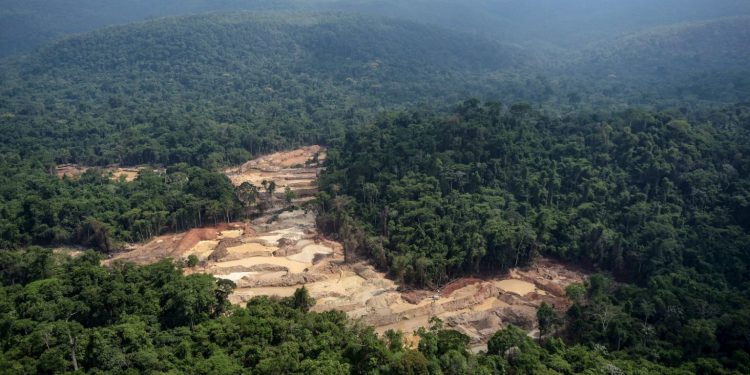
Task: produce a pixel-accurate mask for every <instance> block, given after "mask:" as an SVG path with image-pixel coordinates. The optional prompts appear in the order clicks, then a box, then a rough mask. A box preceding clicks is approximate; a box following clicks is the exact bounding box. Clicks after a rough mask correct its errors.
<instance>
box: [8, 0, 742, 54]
mask: <svg viewBox="0 0 750 375" xmlns="http://www.w3.org/2000/svg"><path fill="white" fill-rule="evenodd" d="M0 4H2V6H0V57H4V56H10V55H13V54H17V53H24V52H29V51H33V50H34V49H35V48H37V47H39V46H41V45H43V44H45V43H47V42H49V41H50V40H55V39H58V38H60V37H63V36H65V35H68V34H71V33H81V32H87V31H92V30H96V29H99V28H102V27H106V26H112V25H121V24H126V23H129V22H136V21H143V20H147V19H153V18H158V17H167V16H182V15H191V14H199V13H206V12H230V11H268V10H272V11H278V10H284V11H306V12H321V11H333V12H346V13H351V14H361V15H369V16H387V17H393V18H398V19H403V20H408V21H416V22H422V23H427V24H432V25H438V26H441V27H445V28H450V29H454V30H459V31H463V32H471V33H476V34H479V35H485V36H488V37H490V38H493V39H495V40H499V41H503V42H512V43H521V44H523V45H526V46H536V47H540V48H544V49H548V48H549V49H551V50H555V49H575V50H578V49H581V48H583V47H585V46H587V45H588V44H590V43H594V42H601V41H605V40H609V39H611V38H614V37H616V36H619V35H622V34H623V33H629V32H635V31H636V30H639V29H643V28H650V27H658V26H664V25H669V24H673V23H678V22H694V21H701V20H709V19H712V18H718V17H727V16H735V15H742V14H750V4H748V3H747V2H746V1H743V0H660V1H658V2H655V1H651V0H630V1H621V0H599V1H590V0H566V1H553V0H491V1H489V0H400V1H397V0H129V1H127V2H122V1H119V0H2V1H0ZM551 15H554V17H551Z"/></svg>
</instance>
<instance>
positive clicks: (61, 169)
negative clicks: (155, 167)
mask: <svg viewBox="0 0 750 375" xmlns="http://www.w3.org/2000/svg"><path fill="white" fill-rule="evenodd" d="M144 168H145V167H132V168H121V167H118V166H116V165H112V166H108V167H105V168H102V169H103V170H104V171H106V172H111V173H112V179H113V180H119V179H120V177H124V178H125V181H127V182H132V181H134V180H135V179H136V178H137V177H138V172H140V171H141V170H142V169H144ZM89 169H91V167H87V166H84V165H78V164H61V165H58V166H57V168H55V174H57V177H60V178H63V176H68V177H70V178H78V177H79V176H81V175H82V174H84V173H85V172H86V171H87V170H89Z"/></svg>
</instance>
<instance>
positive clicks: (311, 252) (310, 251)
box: [287, 244, 333, 264]
mask: <svg viewBox="0 0 750 375" xmlns="http://www.w3.org/2000/svg"><path fill="white" fill-rule="evenodd" d="M315 254H326V255H327V254H333V250H332V249H331V248H329V247H327V246H323V245H315V244H313V245H307V246H305V247H304V248H303V249H302V251H301V252H299V253H297V254H294V255H291V256H288V257H287V258H288V259H290V260H294V261H297V262H302V263H308V264H312V261H313V259H314V258H315Z"/></svg>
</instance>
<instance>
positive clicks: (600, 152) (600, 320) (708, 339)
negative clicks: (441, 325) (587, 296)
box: [320, 101, 750, 368]
mask: <svg viewBox="0 0 750 375" xmlns="http://www.w3.org/2000/svg"><path fill="white" fill-rule="evenodd" d="M748 144H750V108H748V107H747V106H746V105H744V106H742V105H738V106H733V107H729V108H727V109H725V110H721V111H715V112H707V113H706V114H704V115H703V116H701V117H696V118H694V119H691V120H690V121H688V120H687V119H686V118H684V117H683V115H681V114H679V113H675V112H661V113H649V112H643V111H639V110H629V111H626V112H623V113H619V114H613V115H611V116H609V117H606V118H605V117H598V116H591V117H588V116H570V117H561V118H554V117H549V116H546V115H544V114H541V113H538V112H536V111H534V110H533V109H532V108H531V107H529V106H527V105H512V106H510V107H504V106H502V105H501V104H497V103H486V104H481V103H480V102H478V101H468V102H465V103H464V104H463V105H461V106H459V107H458V108H456V110H455V112H454V113H453V115H450V116H434V115H431V114H429V113H423V112H419V111H416V112H405V113H392V114H388V115H384V116H383V117H382V118H381V119H380V120H379V121H376V122H375V123H373V124H371V125H368V126H363V127H359V128H357V129H354V130H352V131H350V132H349V133H348V134H347V136H346V138H345V141H344V142H343V143H341V144H339V145H336V146H334V147H332V148H331V149H330V150H329V153H328V157H329V159H328V160H329V166H328V169H327V170H326V174H325V175H324V176H323V177H322V178H321V181H322V183H323V187H324V188H325V189H326V192H325V193H323V195H322V196H321V199H322V201H323V206H322V215H321V217H320V225H321V227H323V228H325V229H327V230H329V231H330V232H333V233H335V234H336V235H337V236H338V238H339V239H340V241H341V242H342V243H344V244H345V246H348V247H349V250H350V251H351V252H359V253H361V254H366V255H367V256H368V257H369V258H370V259H373V261H374V262H375V263H376V264H378V265H380V266H381V267H382V268H383V269H385V270H387V271H388V272H390V274H391V275H392V276H393V277H395V278H396V279H398V280H403V281H405V282H407V283H410V284H417V285H427V286H436V285H440V284H443V283H445V282H447V281H449V280H452V279H454V278H456V277H459V276H462V275H476V274H482V273H490V274H495V273H497V272H502V271H503V270H507V269H509V268H511V267H517V266H525V265H529V264H531V262H532V260H533V259H534V258H535V257H537V256H538V255H544V256H551V257H554V258H557V259H562V260H568V261H571V262H575V263H577V264H588V265H591V266H592V267H594V268H595V269H598V270H601V271H606V272H609V273H610V274H612V275H614V276H615V277H616V279H617V280H618V281H619V282H624V283H625V284H621V285H620V284H612V283H610V281H608V280H607V279H605V278H596V279H592V280H591V282H592V285H594V284H596V285H598V286H595V287H594V288H598V290H599V292H592V293H599V294H598V297H597V298H595V299H593V300H592V301H590V303H588V304H586V305H580V306H578V305H576V306H574V308H573V309H571V311H570V312H569V314H570V325H569V326H568V331H567V333H568V335H570V337H571V338H574V340H575V341H576V342H581V341H583V342H590V343H600V344H603V345H606V346H607V347H608V348H612V349H613V350H618V351H619V350H622V351H624V352H629V353H631V354H635V355H636V356H638V357H645V358H650V359H652V360H656V361H663V362H665V363H667V364H671V365H677V364H680V363H682V362H683V361H692V360H695V359H696V358H703V357H705V358H706V360H720V361H722V363H723V364H724V365H726V366H727V367H729V368H737V366H747V364H748V362H747V359H748V357H746V356H745V355H744V354H742V353H747V352H748V349H750V347H748V344H747V342H746V341H745V342H744V343H743V340H742V339H741V337H745V336H746V335H748V334H749V333H750V331H748V329H747V327H749V326H748V322H750V321H749V320H748V318H749V317H750V316H748V315H747V311H748V307H749V306H750V299H748V297H749V296H748V294H747V288H746V286H747V285H748V282H750V279H748V277H749V276H750V274H748V272H747V270H748V267H749V266H750V257H749V255H748V243H750V221H748V219H749V217H748V215H747V213H748V212H750V207H749V206H748V202H750V189H748V187H749V186H750V180H748V176H750V169H748V168H749V167H750V160H749V159H748V155H750V149H748ZM594 280H596V281H594ZM644 329H647V330H648V333H645V332H644V331H643V330H644ZM743 358H744V359H743Z"/></svg>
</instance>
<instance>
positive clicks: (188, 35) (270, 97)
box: [0, 13, 534, 165]
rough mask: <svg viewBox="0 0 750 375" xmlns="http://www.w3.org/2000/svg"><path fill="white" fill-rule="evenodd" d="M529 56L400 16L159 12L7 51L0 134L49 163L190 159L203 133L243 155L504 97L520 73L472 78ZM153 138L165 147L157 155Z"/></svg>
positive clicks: (230, 155) (232, 156) (220, 154)
mask: <svg viewBox="0 0 750 375" xmlns="http://www.w3.org/2000/svg"><path fill="white" fill-rule="evenodd" d="M533 61H534V59H533V58H530V57H528V55H527V54H525V52H524V51H522V50H520V49H519V48H517V47H512V46H504V45H501V44H498V43H496V42H493V41H488V40H483V39H480V38H475V37H471V36H468V35H463V34H460V33H456V32H453V31H446V30H443V29H439V28H435V27H432V26H424V25H419V24H415V23H411V22H407V21H394V20H383V19H372V18H362V17H356V16H333V15H317V16H306V15H291V14H286V13H284V14H274V15H256V14H247V13H242V14H232V15H209V16H191V17H182V18H169V19H161V20H156V21H150V22H146V23H141V24H135V25H131V26H122V27H115V28H109V29H105V30H102V31H97V32H93V33H91V34H86V35H82V36H75V37H70V38H67V39H64V40H62V41H60V42H57V43H53V44H51V45H49V46H47V47H44V48H42V49H40V50H39V51H38V52H37V53H35V54H33V55H30V56H29V57H25V58H22V59H20V60H17V61H13V62H11V63H9V65H8V66H9V68H8V69H4V73H5V75H4V78H3V85H2V86H3V88H2V90H1V91H0V97H2V102H1V103H0V107H1V108H2V111H3V112H4V113H8V114H12V119H11V120H10V121H5V122H4V123H3V127H4V131H3V135H2V137H3V146H6V147H10V145H11V144H19V143H21V144H25V146H24V147H21V149H25V150H28V152H33V151H32V150H35V149H37V148H39V147H42V148H44V149H45V150H47V151H49V152H52V154H53V155H55V158H56V159H57V160H58V161H74V162H86V163H89V164H92V163H93V164H102V163H104V164H106V163H112V162H120V163H126V164H138V163H161V164H171V163H174V162H178V161H185V162H189V163H192V164H199V165H200V164H203V163H213V162H209V161H206V160H202V161H201V160H197V159H195V157H194V156H192V155H193V153H194V151H196V150H197V149H198V148H200V147H201V144H207V145H206V146H203V147H209V148H211V149H214V150H215V151H216V154H215V155H214V158H218V160H214V162H217V161H222V160H223V161H228V160H232V161H234V162H237V161H241V160H243V159H246V157H247V154H246V153H243V152H240V151H239V150H242V149H246V150H249V151H250V152H253V153H255V152H263V151H268V150H272V149H276V148H278V147H282V146H289V145H295V144H300V143H307V142H309V143H315V142H319V141H320V139H321V137H323V135H326V137H327V138H331V137H333V138H335V136H334V135H333V134H334V133H336V132H340V131H342V129H343V127H342V125H343V124H345V123H347V122H351V121H354V119H355V118H358V117H361V116H366V115H367V114H368V113H372V111H373V110H376V109H379V108H382V107H384V106H395V105H404V104H407V103H419V102H424V101H431V102H432V105H439V104H440V103H451V102H453V101H457V100H460V98H462V97H464V96H466V95H480V96H481V95H482V94H483V93H489V92H492V93H493V95H497V96H500V97H503V96H507V95H504V94H503V91H510V90H515V89H516V88H515V86H519V85H521V86H525V85H526V83H522V84H519V85H515V86H514V85H508V86H505V87H503V86H499V85H497V84H493V83H492V82H488V80H486V79H485V78H487V77H488V75H490V74H493V75H494V74H500V75H502V74H505V73H506V72H511V71H515V70H519V69H520V68H522V67H524V66H527V65H529V64H530V63H532V62H533ZM469 93H471V94H469ZM31 124H35V125H33V126H32V125H31ZM196 124H205V125H204V126H195V125H196ZM165 128H169V129H170V130H171V131H169V132H166V131H165ZM225 128H228V129H230V130H229V133H227V130H221V131H219V130H220V129H225ZM40 129H46V130H45V132H43V134H45V135H44V136H43V137H42V138H44V139H40V138H39V131H40ZM135 129H140V130H139V131H135ZM178 129H179V131H175V130H178ZM215 132H219V133H220V134H217V133H215ZM233 132H236V133H238V135H239V137H235V136H232V135H231V133H233ZM75 134H80V136H74V135H75ZM222 134H223V135H222ZM143 137H146V139H143ZM90 142H94V143H97V144H101V145H106V146H104V147H102V148H101V150H100V151H98V152H97V153H96V154H95V155H92V154H89V153H90V152H91V150H90V148H87V147H85V146H83V145H84V144H90ZM154 144H156V145H159V147H157V148H163V146H165V145H167V144H169V145H171V146H169V147H167V149H169V150H170V152H168V153H163V152H162V153H159V155H158V156H157V155H156V154H157V153H155V152H154V151H153V150H152V148H153V147H152V146H149V145H154ZM14 147H15V146H14ZM177 149H179V150H180V151H179V152H177V151H175V150H177ZM83 150H86V151H83ZM229 150H234V151H229ZM202 154H204V155H205V153H202ZM205 165H208V164H205Z"/></svg>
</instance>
